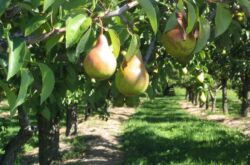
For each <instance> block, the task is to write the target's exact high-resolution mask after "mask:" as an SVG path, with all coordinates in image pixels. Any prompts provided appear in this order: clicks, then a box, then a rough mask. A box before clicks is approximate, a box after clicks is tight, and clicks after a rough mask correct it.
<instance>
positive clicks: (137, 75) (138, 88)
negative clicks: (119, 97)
mask: <svg viewBox="0 0 250 165" xmlns="http://www.w3.org/2000/svg"><path fill="white" fill-rule="evenodd" d="M148 84H149V75H148V72H147V70H146V68H145V66H144V63H143V60H142V57H141V55H140V54H138V55H134V56H133V57H132V58H131V59H130V60H129V61H126V60H124V61H123V63H122V66H121V67H120V69H119V70H118V72H117V73H116V77H115V85H116V87H117V89H118V91H119V92H120V93H122V94H123V95H125V96H133V95H138V94H140V93H143V92H145V91H146V89H147V87H148Z"/></svg>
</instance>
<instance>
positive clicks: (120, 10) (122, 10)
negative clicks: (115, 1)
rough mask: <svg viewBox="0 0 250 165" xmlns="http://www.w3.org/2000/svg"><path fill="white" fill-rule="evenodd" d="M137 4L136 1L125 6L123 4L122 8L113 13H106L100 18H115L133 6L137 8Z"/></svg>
mask: <svg viewBox="0 0 250 165" xmlns="http://www.w3.org/2000/svg"><path fill="white" fill-rule="evenodd" d="M138 4H139V3H138V2H137V1H132V2H129V3H127V4H125V5H124V6H122V7H120V8H118V9H116V10H114V11H111V12H108V13H106V14H105V15H104V16H103V17H102V18H109V17H115V16H119V15H121V14H122V13H124V12H125V11H127V10H129V9H131V8H134V7H135V6H137V5H138Z"/></svg>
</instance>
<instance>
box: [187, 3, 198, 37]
mask: <svg viewBox="0 0 250 165" xmlns="http://www.w3.org/2000/svg"><path fill="white" fill-rule="evenodd" d="M186 3H187V8H188V24H187V28H186V32H187V33H190V32H191V31H192V30H193V27H194V25H195V22H196V13H195V8H194V6H193V5H192V4H191V3H190V2H188V1H187V2H186Z"/></svg>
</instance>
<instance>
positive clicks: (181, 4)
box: [176, 0, 184, 11]
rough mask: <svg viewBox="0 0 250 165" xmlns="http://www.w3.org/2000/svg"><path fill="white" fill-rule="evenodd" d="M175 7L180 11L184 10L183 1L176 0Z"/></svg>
mask: <svg viewBox="0 0 250 165" xmlns="http://www.w3.org/2000/svg"><path fill="white" fill-rule="evenodd" d="M176 7H177V9H178V10H180V11H182V10H184V3H183V0H178V3H177V6H176Z"/></svg>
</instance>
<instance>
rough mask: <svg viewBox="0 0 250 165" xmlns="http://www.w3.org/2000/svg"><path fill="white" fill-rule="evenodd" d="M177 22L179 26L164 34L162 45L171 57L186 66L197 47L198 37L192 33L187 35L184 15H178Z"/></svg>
mask: <svg viewBox="0 0 250 165" xmlns="http://www.w3.org/2000/svg"><path fill="white" fill-rule="evenodd" d="M177 20H178V25H177V26H176V27H175V28H173V29H171V30H169V31H167V32H165V33H164V34H163V37H162V43H163V46H164V47H165V48H166V50H167V52H168V53H169V54H170V55H171V56H173V57H174V58H175V59H176V60H177V61H179V62H180V63H183V64H186V63H187V62H188V61H189V60H190V59H191V57H192V52H193V51H194V49H195V47H196V36H195V35H194V34H193V33H192V32H191V33H190V34H186V32H185V29H186V20H185V14H184V13H178V16H177Z"/></svg>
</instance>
